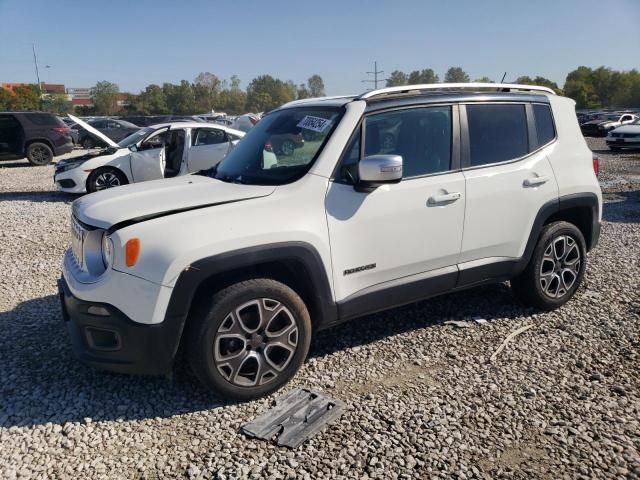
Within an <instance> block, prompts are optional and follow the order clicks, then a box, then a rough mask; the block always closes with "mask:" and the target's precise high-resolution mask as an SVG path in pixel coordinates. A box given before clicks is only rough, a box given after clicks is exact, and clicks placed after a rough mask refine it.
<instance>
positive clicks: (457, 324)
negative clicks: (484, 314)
mask: <svg viewBox="0 0 640 480" xmlns="http://www.w3.org/2000/svg"><path fill="white" fill-rule="evenodd" d="M444 324H445V325H453V326H454V327H458V328H469V327H470V326H471V323H470V322H465V321H463V320H447V321H446V322H444Z"/></svg>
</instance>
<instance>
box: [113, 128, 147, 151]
mask: <svg viewBox="0 0 640 480" xmlns="http://www.w3.org/2000/svg"><path fill="white" fill-rule="evenodd" d="M153 131H154V129H153V128H141V129H140V130H138V131H137V132H134V133H132V134H131V135H129V136H128V137H125V138H123V139H122V140H120V141H119V142H118V146H119V147H120V148H128V147H130V146H131V145H133V144H135V143H138V142H139V141H140V140H142V139H143V138H144V137H146V136H147V135H149V134H150V133H151V132H153Z"/></svg>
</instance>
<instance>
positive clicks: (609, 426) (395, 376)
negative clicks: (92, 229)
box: [0, 139, 640, 479]
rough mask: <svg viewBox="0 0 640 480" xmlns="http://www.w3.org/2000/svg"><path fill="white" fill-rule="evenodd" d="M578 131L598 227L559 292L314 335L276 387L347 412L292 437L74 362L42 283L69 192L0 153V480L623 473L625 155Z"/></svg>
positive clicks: (54, 269)
mask: <svg viewBox="0 0 640 480" xmlns="http://www.w3.org/2000/svg"><path fill="white" fill-rule="evenodd" d="M589 142H590V144H591V147H592V148H593V149H594V150H596V151H599V152H600V156H601V160H602V161H601V171H602V175H601V179H602V181H603V186H604V187H605V191H607V192H608V193H607V195H606V198H607V203H606V205H605V211H604V220H605V221H604V225H603V231H602V237H601V240H600V245H599V247H598V249H597V250H595V251H594V252H593V253H592V254H591V255H590V256H589V266H588V270H587V276H586V282H585V285H584V286H583V288H581V289H580V290H579V292H578V293H577V294H576V297H575V298H574V299H573V300H572V301H571V302H570V304H569V305H567V306H565V307H564V308H562V309H560V310H558V311H556V312H553V313H545V314H539V313H536V312H534V311H532V310H529V309H525V308H522V307H520V306H518V305H517V304H515V303H514V300H513V298H512V295H511V293H510V290H509V288H508V287H507V286H506V285H495V286H489V287H484V288H480V289H477V290H472V291H467V292H462V293H458V294H455V295H449V296H445V297H441V298H438V299H434V300H430V301H426V302H422V303H420V304H417V305H413V306H409V307H404V308H400V309H396V310H393V311H390V312H386V313H382V314H377V315H372V316H369V317H367V318H364V319H361V320H358V321H355V322H352V323H350V324H347V325H343V326H341V327H338V328H335V329H332V330H330V331H327V332H323V333H321V334H320V335H318V337H317V338H316V339H315V340H314V342H313V344H312V352H311V357H310V359H309V360H308V361H307V362H306V364H305V366H304V367H303V369H302V371H301V372H300V373H299V374H298V376H297V377H296V378H295V381H294V382H293V384H292V385H291V387H295V386H307V387H314V388H317V389H321V390H324V391H326V392H327V393H328V394H329V395H332V396H335V397H337V398H339V399H341V400H343V401H344V402H346V404H347V406H348V411H347V412H346V413H345V415H343V417H342V418H341V419H340V421H339V422H337V423H336V424H334V425H332V426H331V427H329V428H328V429H327V430H326V431H324V432H323V433H321V434H319V435H318V436H316V437H315V438H313V439H312V440H310V441H308V442H307V443H305V444H304V445H303V446H301V447H300V448H299V449H297V450H295V451H290V450H285V449H280V448H277V447H274V446H271V445H268V444H266V443H264V442H260V441H255V440H249V439H247V438H245V437H243V436H242V435H241V434H239V433H238V428H239V427H240V425H242V424H243V423H245V422H246V421H248V420H250V419H252V418H254V417H255V416H256V415H257V414H259V413H261V412H263V411H264V410H265V409H267V408H268V406H269V404H270V401H271V400H272V399H271V398H268V399H262V400H259V401H255V402H250V403H246V404H225V403H223V402H221V401H220V400H218V399H217V398H215V397H214V396H212V395H211V394H209V393H208V392H206V391H204V390H203V389H202V388H200V387H199V386H198V385H197V383H196V382H195V381H194V379H193V378H192V377H190V376H189V375H188V374H187V373H184V372H178V374H177V375H176V376H175V378H174V379H173V380H172V381H169V380H167V379H162V378H140V377H129V376H121V375H115V374H108V373H100V372H96V371H94V370H92V369H89V368H86V367H84V366H82V365H80V364H79V363H77V362H76V361H75V359H74V358H73V356H72V353H71V350H70V347H69V344H68V341H67V337H66V334H65V331H64V329H63V324H62V319H61V315H60V313H59V307H58V300H57V296H56V279H57V277H58V275H59V265H60V261H61V256H62V252H63V250H64V248H65V246H66V245H67V243H68V242H69V238H68V235H67V222H68V215H69V207H70V202H71V201H72V200H73V197H71V196H67V195H62V194H59V193H56V192H54V191H53V184H52V173H53V167H52V166H49V167H42V168H33V167H29V166H28V165H27V164H26V162H4V163H0V245H1V248H0V266H1V267H2V273H3V275H2V277H1V278H0V329H1V330H2V335H1V336H0V352H2V353H1V355H0V478H9V479H11V478H16V477H18V478H69V479H71V478H123V479H124V478H149V479H158V478H175V477H178V478H183V477H186V478H349V479H352V478H367V477H375V478H385V479H388V478H438V477H441V478H450V477H456V478H498V477H505V478H523V479H524V478H548V479H558V478H585V479H586V478H640V454H639V450H640V374H639V373H638V372H640V299H639V297H638V291H639V287H640V260H639V255H638V253H639V252H640V247H639V245H640V153H638V152H636V153H624V154H617V155H612V154H610V153H609V152H608V151H607V150H606V148H605V147H604V142H603V141H602V140H601V139H589ZM473 318H479V319H485V320H487V322H486V323H477V322H475V321H473V320H472V319H473ZM451 319H455V320H470V322H471V326H470V327H469V328H456V327H454V326H450V325H445V324H444V322H445V321H447V320H451ZM530 324H533V325H534V327H533V328H532V329H530V330H528V331H527V332H525V333H523V334H522V335H520V336H519V337H517V339H516V340H515V342H514V343H512V344H510V345H509V346H507V347H506V349H505V350H504V351H502V353H501V354H500V355H499V356H498V358H497V360H496V361H495V362H494V363H491V362H489V357H490V356H491V354H492V353H493V352H494V351H495V350H496V348H497V347H498V346H499V345H500V343H501V342H502V341H503V339H504V338H505V337H506V336H507V335H508V334H509V333H510V332H512V331H513V330H515V329H517V328H519V327H522V326H525V325H530Z"/></svg>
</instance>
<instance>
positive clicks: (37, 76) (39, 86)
mask: <svg viewBox="0 0 640 480" xmlns="http://www.w3.org/2000/svg"><path fill="white" fill-rule="evenodd" d="M31 48H32V50H33V63H34V64H35V66H36V78H37V79H38V90H39V91H40V94H41V95H42V85H41V84H40V73H39V72H38V57H36V44H35V43H32V44H31Z"/></svg>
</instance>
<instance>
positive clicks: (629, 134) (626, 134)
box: [622, 133, 640, 138]
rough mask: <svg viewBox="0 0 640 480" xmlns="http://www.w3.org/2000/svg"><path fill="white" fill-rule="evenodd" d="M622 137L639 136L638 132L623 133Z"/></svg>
mask: <svg viewBox="0 0 640 480" xmlns="http://www.w3.org/2000/svg"><path fill="white" fill-rule="evenodd" d="M622 136H623V137H624V138H640V133H623V134H622Z"/></svg>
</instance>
